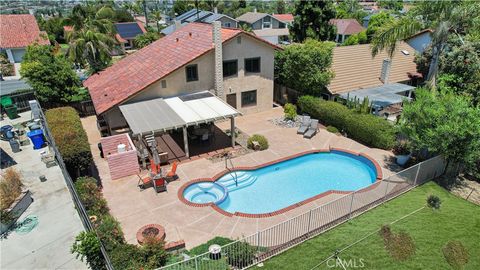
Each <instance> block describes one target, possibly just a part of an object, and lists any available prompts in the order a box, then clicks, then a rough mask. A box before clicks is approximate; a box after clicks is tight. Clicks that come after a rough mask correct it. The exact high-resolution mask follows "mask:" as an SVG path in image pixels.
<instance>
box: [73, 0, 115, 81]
mask: <svg viewBox="0 0 480 270" xmlns="http://www.w3.org/2000/svg"><path fill="white" fill-rule="evenodd" d="M89 8H90V7H89V6H86V7H79V8H77V9H74V11H73V12H72V16H71V17H70V19H69V20H70V22H71V23H72V25H73V30H72V31H71V32H69V33H67V41H68V43H69V45H70V46H69V49H68V51H67V54H68V56H69V57H70V59H71V60H72V61H74V62H75V63H76V64H83V63H85V61H86V62H87V63H88V65H89V68H90V71H91V72H98V71H100V70H102V69H104V68H105V67H107V65H108V64H109V62H110V59H111V55H110V52H111V50H112V49H113V47H114V45H115V44H116V41H115V39H114V34H115V29H114V27H113V23H112V21H111V16H113V15H112V14H113V12H112V10H111V8H110V7H106V6H104V7H102V8H100V10H98V11H97V12H96V13H94V12H93V11H92V10H90V9H89Z"/></svg>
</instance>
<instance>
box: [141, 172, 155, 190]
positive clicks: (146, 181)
mask: <svg viewBox="0 0 480 270" xmlns="http://www.w3.org/2000/svg"><path fill="white" fill-rule="evenodd" d="M137 176H138V183H137V186H138V187H139V188H140V189H147V188H149V187H151V186H152V183H153V182H152V178H151V177H149V176H147V177H142V176H140V175H138V174H137Z"/></svg>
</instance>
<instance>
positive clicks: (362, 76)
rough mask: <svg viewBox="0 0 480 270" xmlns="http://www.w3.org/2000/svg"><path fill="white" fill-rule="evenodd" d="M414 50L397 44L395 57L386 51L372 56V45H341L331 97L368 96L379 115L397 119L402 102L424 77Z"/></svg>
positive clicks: (335, 53) (336, 51)
mask: <svg viewBox="0 0 480 270" xmlns="http://www.w3.org/2000/svg"><path fill="white" fill-rule="evenodd" d="M414 52H415V50H414V49H413V48H412V47H410V46H409V45H408V44H407V43H405V42H400V43H399V44H398V45H397V50H396V51H395V54H394V56H393V58H391V59H390V58H389V56H388V53H387V52H385V51H382V52H380V53H379V54H378V55H377V56H375V57H372V51H371V48H370V45H369V44H362V45H353V46H340V47H335V48H334V49H333V59H332V70H333V72H334V73H335V77H334V78H333V79H332V81H331V82H330V85H329V86H328V90H329V92H330V94H331V96H330V98H331V97H332V96H333V97H341V98H343V99H357V100H359V101H360V102H361V101H362V100H363V99H364V98H365V97H368V99H369V102H370V103H371V104H372V105H373V108H374V109H375V112H376V113H377V114H378V115H382V116H385V117H386V118H388V119H390V120H395V119H396V117H397V116H398V115H399V114H400V113H401V108H402V103H403V101H404V100H405V99H409V98H410V97H411V95H412V92H413V91H415V86H416V85H417V84H418V83H419V80H420V79H421V78H422V75H421V74H420V73H418V72H417V66H416V64H415V62H414V59H415V53H414Z"/></svg>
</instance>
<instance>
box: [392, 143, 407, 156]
mask: <svg viewBox="0 0 480 270" xmlns="http://www.w3.org/2000/svg"><path fill="white" fill-rule="evenodd" d="M410 149H411V145H410V143H409V142H408V141H405V140H402V141H399V142H397V143H396V144H395V146H394V147H393V149H392V152H393V153H394V154H395V155H408V154H410Z"/></svg>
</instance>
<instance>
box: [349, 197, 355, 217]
mask: <svg viewBox="0 0 480 270" xmlns="http://www.w3.org/2000/svg"><path fill="white" fill-rule="evenodd" d="M354 197H355V192H352V200H351V201H350V211H349V212H348V219H351V218H352V207H353V198H354Z"/></svg>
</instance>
